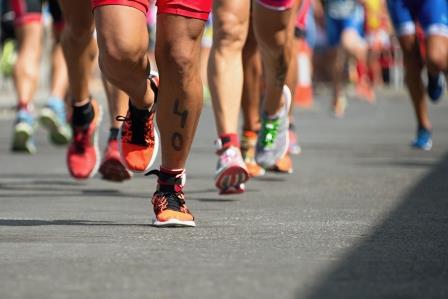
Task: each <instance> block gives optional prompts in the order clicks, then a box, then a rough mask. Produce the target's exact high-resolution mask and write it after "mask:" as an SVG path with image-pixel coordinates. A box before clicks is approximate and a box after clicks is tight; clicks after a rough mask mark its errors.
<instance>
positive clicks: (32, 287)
mask: <svg viewBox="0 0 448 299" xmlns="http://www.w3.org/2000/svg"><path fill="white" fill-rule="evenodd" d="M99 97H100V100H101V101H102V102H104V98H103V97H102V96H101V94H100V96H99ZM2 98H5V96H2ZM328 107H329V101H328V98H326V97H321V98H318V100H317V103H316V105H315V108H314V109H313V110H311V111H303V112H302V111H301V112H299V113H297V115H296V117H297V121H298V123H297V124H298V128H299V130H300V141H301V144H302V147H303V154H302V155H301V156H299V157H295V158H294V163H295V173H294V174H292V175H276V174H267V175H266V176H265V177H263V178H260V179H257V180H254V181H252V182H250V183H248V184H247V192H246V193H245V194H243V195H241V196H227V197H224V196H219V195H218V194H217V192H216V191H215V189H214V184H213V175H214V169H215V163H216V156H215V155H214V146H213V140H214V137H215V131H214V123H213V118H212V112H211V109H210V107H205V108H204V112H203V115H202V119H201V122H200V127H199V130H198V133H197V138H196V140H195V143H194V146H193V149H192V154H191V158H190V160H189V165H188V179H187V187H186V194H187V203H188V205H189V207H190V209H191V210H192V212H193V213H194V215H195V216H196V223H197V227H196V228H183V229H182V228H176V229H166V228H165V229H161V228H155V227H152V226H150V223H151V219H152V217H153V213H152V207H151V205H150V198H151V195H152V193H153V192H154V189H155V181H156V180H155V177H143V176H137V175H136V176H135V177H134V178H133V180H132V181H129V182H126V183H123V184H114V183H109V182H105V181H102V180H101V179H100V178H99V177H98V176H96V177H94V178H93V179H91V180H89V181H83V182H81V181H75V180H73V179H71V178H70V176H69V175H68V172H67V170H66V166H65V149H63V148H56V147H53V146H51V145H49V144H48V138H47V136H46V134H45V132H44V131H43V130H42V129H39V130H38V131H37V133H36V138H37V145H38V152H37V153H36V154H35V155H34V156H26V155H19V154H11V153H10V152H9V144H10V139H11V125H12V120H13V118H12V114H11V113H9V112H3V113H1V114H0V166H1V167H0V298H2V299H9V298H42V299H51V298H108V299H112V298H167V299H168V298H232V299H236V298H293V299H299V298H300V299H302V298H303V299H317V298H344V299H345V298H448V101H447V99H445V100H444V101H443V102H442V103H440V104H438V105H431V116H432V119H433V124H434V148H433V150H432V151H431V152H420V151H415V150H412V149H410V148H409V141H410V139H411V138H412V137H413V136H414V130H415V127H414V126H415V125H414V117H413V113H412V110H411V107H410V104H409V102H408V99H407V95H406V94H405V93H404V92H402V93H400V92H391V91H383V92H380V95H379V97H378V101H377V103H376V104H374V105H369V104H367V103H364V102H358V101H354V100H352V101H351V102H350V106H349V108H348V113H347V116H346V118H345V119H343V120H336V119H334V118H333V117H332V116H331V114H330V113H329V108H328ZM107 133H108V125H107V121H104V122H103V127H102V128H101V144H102V145H103V148H104V144H105V141H106V137H107ZM157 165H158V164H157Z"/></svg>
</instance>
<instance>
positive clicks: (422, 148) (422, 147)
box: [411, 142, 432, 152]
mask: <svg viewBox="0 0 448 299" xmlns="http://www.w3.org/2000/svg"><path fill="white" fill-rule="evenodd" d="M411 148H413V149H415V150H421V151H426V152H429V151H430V150H431V149H432V142H431V144H430V145H427V146H417V145H414V144H411Z"/></svg>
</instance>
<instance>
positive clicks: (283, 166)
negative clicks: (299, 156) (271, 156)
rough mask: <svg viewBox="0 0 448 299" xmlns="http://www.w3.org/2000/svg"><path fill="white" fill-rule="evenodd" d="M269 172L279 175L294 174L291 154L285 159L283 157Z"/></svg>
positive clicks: (285, 156)
mask: <svg viewBox="0 0 448 299" xmlns="http://www.w3.org/2000/svg"><path fill="white" fill-rule="evenodd" d="M269 170H270V171H273V172H279V173H293V168H292V159H291V157H290V156H289V154H286V155H284V156H283V157H281V158H280V159H279V160H278V161H277V162H275V165H274V166H273V167H272V168H271V169H269Z"/></svg>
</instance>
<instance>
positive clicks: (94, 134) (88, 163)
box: [67, 99, 101, 180]
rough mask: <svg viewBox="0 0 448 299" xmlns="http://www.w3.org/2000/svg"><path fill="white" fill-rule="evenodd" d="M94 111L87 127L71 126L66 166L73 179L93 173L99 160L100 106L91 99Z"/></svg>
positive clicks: (89, 175)
mask: <svg viewBox="0 0 448 299" xmlns="http://www.w3.org/2000/svg"><path fill="white" fill-rule="evenodd" d="M91 105H92V107H93V111H94V117H93V120H92V122H91V123H90V124H89V126H88V127H87V128H76V127H73V128H72V129H73V138H72V141H71V143H70V145H69V147H68V151H67V166H68V170H69V172H70V174H71V175H72V176H73V177H74V178H75V179H80V180H81V179H87V178H90V177H92V176H94V175H95V173H96V172H97V170H98V167H99V162H100V153H99V150H98V127H99V125H100V122H101V107H100V105H99V104H98V102H97V101H96V100H93V99H92V100H91Z"/></svg>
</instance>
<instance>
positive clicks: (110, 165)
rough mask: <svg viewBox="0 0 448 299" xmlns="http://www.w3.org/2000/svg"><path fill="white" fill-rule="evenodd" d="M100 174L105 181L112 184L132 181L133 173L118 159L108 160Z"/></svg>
mask: <svg viewBox="0 0 448 299" xmlns="http://www.w3.org/2000/svg"><path fill="white" fill-rule="evenodd" d="M99 173H100V174H101V176H102V179H103V180H106V181H111V182H123V181H126V180H129V179H131V177H132V173H131V172H129V171H128V170H127V169H126V167H125V166H124V165H123V164H122V163H121V161H120V160H117V159H108V160H105V161H103V163H101V166H100V168H99Z"/></svg>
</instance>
